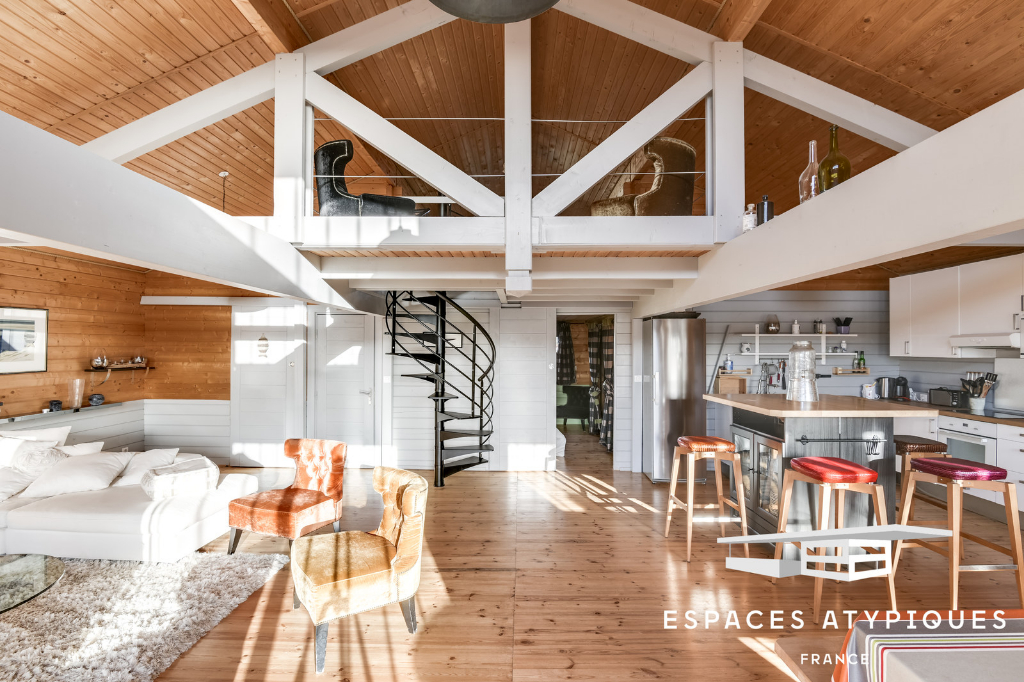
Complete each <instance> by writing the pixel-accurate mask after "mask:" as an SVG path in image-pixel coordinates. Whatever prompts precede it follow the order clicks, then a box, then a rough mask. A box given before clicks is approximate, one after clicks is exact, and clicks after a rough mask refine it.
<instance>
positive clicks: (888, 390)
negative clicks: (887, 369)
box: [875, 377, 910, 400]
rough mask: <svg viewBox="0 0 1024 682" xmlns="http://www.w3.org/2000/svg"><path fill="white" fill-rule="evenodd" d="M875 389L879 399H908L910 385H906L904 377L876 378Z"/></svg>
mask: <svg viewBox="0 0 1024 682" xmlns="http://www.w3.org/2000/svg"><path fill="white" fill-rule="evenodd" d="M875 389H876V390H877V392H878V397H879V398H888V399H890V400H909V399H910V384H908V383H907V379H906V377H878V379H876V380H875Z"/></svg>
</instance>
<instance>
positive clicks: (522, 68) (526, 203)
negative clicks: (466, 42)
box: [505, 20, 533, 272]
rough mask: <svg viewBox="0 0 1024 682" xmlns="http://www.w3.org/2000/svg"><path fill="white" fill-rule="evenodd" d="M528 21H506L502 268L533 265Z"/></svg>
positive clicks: (531, 129) (524, 268)
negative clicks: (503, 259)
mask: <svg viewBox="0 0 1024 682" xmlns="http://www.w3.org/2000/svg"><path fill="white" fill-rule="evenodd" d="M530 35H531V33H530V21H529V20H527V21H520V22H517V23H514V24H506V25H505V269H506V270H510V271H511V270H521V271H525V272H529V271H530V270H531V269H532V267H533V241H532V234H533V230H532V222H531V218H532V216H533V204H532V201H533V176H532V172H533V122H532V119H533V107H532V105H531V102H532V88H533V82H532V80H531V78H530V75H531V64H530V54H531V50H530V42H531V41H530Z"/></svg>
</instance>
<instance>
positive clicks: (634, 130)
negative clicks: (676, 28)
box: [533, 3, 712, 217]
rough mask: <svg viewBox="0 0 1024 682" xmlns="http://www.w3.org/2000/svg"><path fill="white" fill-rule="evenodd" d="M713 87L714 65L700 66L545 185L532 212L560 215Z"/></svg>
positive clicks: (537, 214)
mask: <svg viewBox="0 0 1024 682" xmlns="http://www.w3.org/2000/svg"><path fill="white" fill-rule="evenodd" d="M627 4H632V3H627ZM634 6H635V5H634ZM637 7H638V6H637ZM638 9H639V7H638ZM711 88H712V69H711V65H710V64H701V65H699V66H697V68H695V69H694V70H693V71H691V72H690V73H688V74H686V75H685V76H683V77H682V78H681V79H680V80H679V82H678V83H676V84H675V85H673V86H672V87H670V88H669V89H668V90H666V91H665V92H664V93H662V94H661V96H659V97H658V98H657V99H655V100H654V101H653V102H651V103H650V104H648V105H647V106H646V107H644V109H643V110H642V111H641V112H640V113H639V114H637V115H636V116H634V117H633V118H632V119H631V120H630V121H629V123H626V124H624V125H622V126H621V127H620V128H619V129H618V130H616V131H615V132H614V133H612V134H611V135H610V136H609V137H608V138H607V139H606V140H604V141H603V142H601V144H599V145H597V147H595V148H594V149H593V150H591V152H590V153H589V154H587V155H586V156H584V157H583V158H582V159H580V160H579V161H578V162H576V164H575V165H573V166H572V168H570V169H569V170H567V171H565V173H563V174H562V175H560V176H559V177H558V178H557V179H556V180H555V181H554V182H552V183H551V184H550V185H548V186H547V187H545V188H544V190H543V191H541V192H540V194H538V195H537V196H536V197H535V198H534V200H533V214H534V215H535V216H545V217H546V216H557V215H558V214H559V213H561V212H562V211H563V210H565V209H566V208H567V207H568V206H569V205H570V204H571V203H572V202H574V201H576V199H578V198H579V197H580V196H581V195H582V194H583V193H584V192H586V191H587V190H588V189H590V188H591V187H593V186H594V185H595V184H597V182H598V181H599V180H600V179H601V178H603V177H604V176H605V175H607V174H608V173H610V172H612V171H613V170H615V168H616V167H617V166H618V165H619V164H620V163H622V161H623V160H624V159H626V158H628V157H629V156H630V155H631V154H633V153H634V152H635V151H636V150H637V149H639V148H640V147H642V146H644V144H646V143H647V142H648V141H649V140H650V139H651V138H653V137H655V136H656V135H657V134H658V133H659V132H661V131H662V130H663V129H665V128H666V127H667V126H668V125H670V124H671V123H672V121H674V120H675V119H677V118H678V117H679V116H680V115H682V114H683V113H684V112H685V111H686V110H687V109H689V108H690V107H692V106H693V105H695V104H696V103H697V102H700V101H701V100H702V99H703V98H704V96H705V95H707V94H708V93H709V92H711Z"/></svg>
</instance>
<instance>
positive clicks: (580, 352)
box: [569, 322, 590, 386]
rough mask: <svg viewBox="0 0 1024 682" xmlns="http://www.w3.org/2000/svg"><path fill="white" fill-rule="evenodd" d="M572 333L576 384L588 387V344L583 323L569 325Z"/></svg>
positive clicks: (585, 326)
mask: <svg viewBox="0 0 1024 682" xmlns="http://www.w3.org/2000/svg"><path fill="white" fill-rule="evenodd" d="M569 330H570V331H571V333H572V352H573V354H574V355H575V356H576V383H577V384H586V385H587V386H589V385H590V343H589V339H588V334H587V325H586V323H585V322H573V323H572V324H571V325H569Z"/></svg>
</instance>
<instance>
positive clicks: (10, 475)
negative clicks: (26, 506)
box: [0, 467, 33, 502]
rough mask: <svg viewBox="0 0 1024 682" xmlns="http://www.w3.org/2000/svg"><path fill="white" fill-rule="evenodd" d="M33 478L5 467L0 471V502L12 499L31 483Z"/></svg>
mask: <svg viewBox="0 0 1024 682" xmlns="http://www.w3.org/2000/svg"><path fill="white" fill-rule="evenodd" d="M32 479H33V477H32V476H29V475H28V474H23V473H21V472H20V471H18V470H16V469H14V468H12V467H5V468H3V469H0V502H3V501H4V500H6V499H8V498H9V497H13V496H15V495H17V494H18V493H20V492H21V491H22V490H24V489H25V487H26V486H28V484H29V483H31V482H32Z"/></svg>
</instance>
